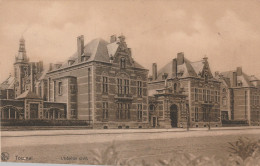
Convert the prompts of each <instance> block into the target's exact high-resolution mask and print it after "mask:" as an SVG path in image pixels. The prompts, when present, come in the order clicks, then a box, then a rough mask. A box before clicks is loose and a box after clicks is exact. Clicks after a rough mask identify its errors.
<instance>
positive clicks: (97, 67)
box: [36, 35, 148, 128]
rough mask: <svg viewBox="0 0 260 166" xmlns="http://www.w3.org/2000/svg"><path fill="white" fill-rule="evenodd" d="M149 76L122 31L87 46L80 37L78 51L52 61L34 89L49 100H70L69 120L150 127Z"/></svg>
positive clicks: (94, 124) (95, 125) (65, 101)
mask: <svg viewBox="0 0 260 166" xmlns="http://www.w3.org/2000/svg"><path fill="white" fill-rule="evenodd" d="M147 79H148V70H147V69H145V68H143V67H142V66H141V65H140V64H138V63H137V62H136V61H135V60H134V59H133V57H132V53H131V49H130V48H128V47H127V44H126V42H125V37H124V36H123V35H121V36H119V37H118V38H117V37H116V36H111V39H110V42H107V41H105V40H103V39H94V40H92V41H90V42H89V43H87V44H86V45H84V37H83V36H79V37H78V38H77V52H76V53H75V54H74V55H72V56H71V57H70V58H69V59H68V60H67V61H65V62H64V63H62V64H51V65H50V69H49V71H48V72H47V73H46V74H45V76H44V77H43V78H42V79H41V80H40V81H39V83H37V84H38V87H37V88H36V89H38V90H36V91H37V92H38V94H39V95H41V96H42V97H43V96H46V99H47V101H49V102H61V103H66V105H67V108H66V110H67V112H66V118H67V119H79V120H86V121H89V122H90V123H92V124H93V127H94V128H143V127H145V128H147V127H148V111H147V110H148V95H147ZM39 92H41V93H39ZM45 116H46V117H47V115H45Z"/></svg>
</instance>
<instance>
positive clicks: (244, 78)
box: [219, 70, 254, 87]
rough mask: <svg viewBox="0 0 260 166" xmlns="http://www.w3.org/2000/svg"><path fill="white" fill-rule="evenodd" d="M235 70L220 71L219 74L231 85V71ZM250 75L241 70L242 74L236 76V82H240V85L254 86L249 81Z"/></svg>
mask: <svg viewBox="0 0 260 166" xmlns="http://www.w3.org/2000/svg"><path fill="white" fill-rule="evenodd" d="M234 72H236V71H235V70H231V71H226V72H221V73H220V74H219V75H222V77H223V79H224V80H225V81H226V83H227V84H228V85H229V87H231V86H232V84H231V80H233V73H234ZM250 79H251V78H250V77H249V76H248V75H247V74H245V73H243V72H242V75H240V76H237V83H242V87H254V85H253V84H252V83H251V82H250Z"/></svg>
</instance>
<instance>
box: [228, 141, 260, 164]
mask: <svg viewBox="0 0 260 166" xmlns="http://www.w3.org/2000/svg"><path fill="white" fill-rule="evenodd" d="M229 145H230V147H229V150H230V152H231V153H232V154H234V155H237V156H239V157H240V158H241V159H242V160H243V161H244V160H246V159H247V158H248V157H254V156H256V155H258V153H259V150H260V140H258V141H252V140H250V139H248V138H247V137H244V138H242V137H240V138H239V139H238V140H237V141H236V142H235V143H231V142H229Z"/></svg>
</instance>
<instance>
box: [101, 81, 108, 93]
mask: <svg viewBox="0 0 260 166" xmlns="http://www.w3.org/2000/svg"><path fill="white" fill-rule="evenodd" d="M102 92H103V93H107V92H108V78H107V77H103V78H102Z"/></svg>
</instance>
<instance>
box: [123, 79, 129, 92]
mask: <svg viewBox="0 0 260 166" xmlns="http://www.w3.org/2000/svg"><path fill="white" fill-rule="evenodd" d="M124 83H125V85H124V94H129V80H124Z"/></svg>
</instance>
